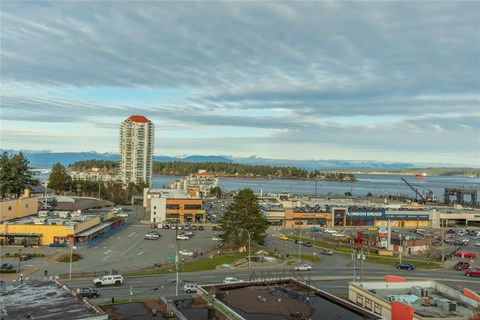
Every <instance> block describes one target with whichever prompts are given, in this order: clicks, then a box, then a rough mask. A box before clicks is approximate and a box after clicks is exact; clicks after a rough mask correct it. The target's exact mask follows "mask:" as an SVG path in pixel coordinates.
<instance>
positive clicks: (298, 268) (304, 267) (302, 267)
mask: <svg viewBox="0 0 480 320" xmlns="http://www.w3.org/2000/svg"><path fill="white" fill-rule="evenodd" d="M293 270H295V271H310V270H312V266H311V265H308V264H306V263H304V264H299V265H296V266H295V267H294V268H293Z"/></svg>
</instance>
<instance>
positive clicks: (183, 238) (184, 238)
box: [177, 234, 190, 240]
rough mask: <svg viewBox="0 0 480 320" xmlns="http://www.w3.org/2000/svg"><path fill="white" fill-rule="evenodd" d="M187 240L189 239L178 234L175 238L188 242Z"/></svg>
mask: <svg viewBox="0 0 480 320" xmlns="http://www.w3.org/2000/svg"><path fill="white" fill-rule="evenodd" d="M188 239H190V237H189V236H186V235H183V234H179V235H178V236H177V240H188Z"/></svg>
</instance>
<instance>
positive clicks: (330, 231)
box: [325, 228, 337, 233]
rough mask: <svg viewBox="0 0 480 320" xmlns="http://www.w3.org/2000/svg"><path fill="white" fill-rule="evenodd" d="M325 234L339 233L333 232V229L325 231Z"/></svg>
mask: <svg viewBox="0 0 480 320" xmlns="http://www.w3.org/2000/svg"><path fill="white" fill-rule="evenodd" d="M325 232H326V233H337V231H335V230H333V229H328V228H327V229H325Z"/></svg>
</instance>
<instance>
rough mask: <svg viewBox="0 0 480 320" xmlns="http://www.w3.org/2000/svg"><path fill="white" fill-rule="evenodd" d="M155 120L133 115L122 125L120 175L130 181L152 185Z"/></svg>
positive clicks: (124, 180) (125, 180) (124, 179)
mask: <svg viewBox="0 0 480 320" xmlns="http://www.w3.org/2000/svg"><path fill="white" fill-rule="evenodd" d="M154 138H155V128H154V125H153V122H151V121H150V120H148V119H147V118H145V117H144V116H139V115H133V116H131V117H129V118H128V119H126V120H125V121H123V122H122V124H121V126H120V177H121V180H122V182H123V183H124V184H125V185H127V184H128V183H130V182H133V183H135V184H137V185H138V184H140V182H142V181H143V182H145V183H146V184H147V185H148V186H149V187H150V186H151V185H152V169H153V148H154V144H155V140H154Z"/></svg>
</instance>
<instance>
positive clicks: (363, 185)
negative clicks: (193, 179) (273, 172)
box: [153, 174, 480, 200]
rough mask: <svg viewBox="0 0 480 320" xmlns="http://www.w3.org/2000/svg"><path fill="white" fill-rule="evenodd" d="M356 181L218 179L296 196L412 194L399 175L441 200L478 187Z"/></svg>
mask: <svg viewBox="0 0 480 320" xmlns="http://www.w3.org/2000/svg"><path fill="white" fill-rule="evenodd" d="M355 177H356V178H357V181H356V182H336V181H317V182H315V181H312V180H299V179H271V180H269V179H224V178H220V179H219V186H220V188H221V189H222V190H223V191H237V190H241V189H244V188H250V189H252V190H253V191H255V192H256V193H260V192H262V193H263V195H267V194H278V193H282V192H289V193H293V194H296V195H319V196H320V195H322V196H327V195H332V196H335V195H342V196H343V195H344V194H345V192H351V193H352V194H353V195H354V196H366V195H367V194H368V193H371V194H373V195H385V194H390V195H398V196H409V197H415V192H414V191H413V190H412V189H411V188H410V187H409V186H408V185H407V184H406V183H405V182H403V181H402V180H401V179H400V178H404V179H405V180H407V181H408V183H410V185H412V186H413V187H414V188H415V189H417V191H418V192H420V193H421V194H423V193H424V192H425V193H426V192H428V191H429V190H431V191H433V194H434V195H435V197H437V198H439V199H440V200H443V193H444V189H445V188H454V187H456V188H472V189H476V190H477V192H478V191H479V188H480V178H466V177H427V178H426V179H416V178H415V176H405V175H388V174H356V175H355ZM180 178H181V177H179V176H154V177H153V187H154V188H163V187H164V186H165V187H168V186H169V185H170V183H172V182H173V181H175V180H178V179H180Z"/></svg>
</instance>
